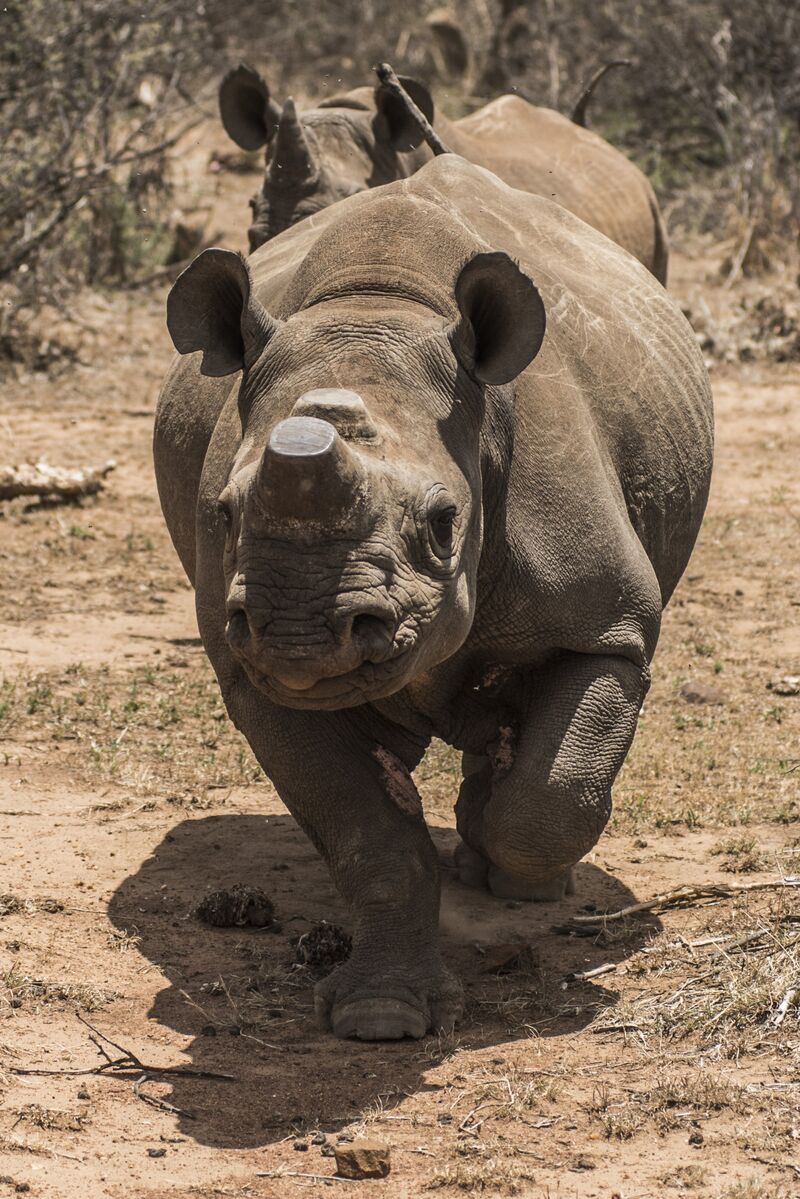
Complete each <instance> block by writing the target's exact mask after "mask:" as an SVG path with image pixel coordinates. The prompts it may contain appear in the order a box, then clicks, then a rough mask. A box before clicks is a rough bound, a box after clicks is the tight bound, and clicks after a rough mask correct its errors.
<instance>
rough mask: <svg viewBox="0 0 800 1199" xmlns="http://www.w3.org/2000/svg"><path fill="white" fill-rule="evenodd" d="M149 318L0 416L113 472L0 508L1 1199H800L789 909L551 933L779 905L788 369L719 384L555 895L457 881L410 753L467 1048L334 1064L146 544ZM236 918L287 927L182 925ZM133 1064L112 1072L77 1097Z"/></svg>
mask: <svg viewBox="0 0 800 1199" xmlns="http://www.w3.org/2000/svg"><path fill="white" fill-rule="evenodd" d="M220 148H223V147H222V146H220ZM207 149H208V147H207V145H205V144H202V143H200V144H198V145H197V147H196V148H195V153H194V158H191V156H190V157H189V158H188V159H187V176H188V175H192V173H194V176H195V177H197V178H199V179H200V183H199V184H198V185H197V186H198V188H199V191H200V192H202V197H201V198H199V199H198V200H197V204H198V209H199V208H200V207H202V205H203V204H204V205H205V206H206V208H205V213H204V215H205V218H206V221H207V224H208V227H209V228H212V229H213V231H214V233H215V234H216V233H219V236H218V237H217V238H216V240H222V241H224V242H225V243H226V244H228V245H233V246H238V245H241V244H242V243H243V240H244V239H243V231H244V225H245V217H246V199H247V196H248V195H249V193H250V191H251V190H252V189H253V187H254V184H255V179H254V177H253V176H252V175H250V176H247V175H233V174H229V173H221V174H218V175H211V174H208V173H207V172H206V162H207V158H208V153H207ZM209 196H210V197H211V199H210V200H209V199H208V197H209ZM190 202H193V201H191V198H190ZM209 206H210V207H211V211H208V209H209ZM715 272H716V264H715V263H714V262H712V261H710V260H707V259H703V258H699V259H698V258H689V257H688V256H686V255H684V256H681V255H677V256H676V259H675V264H674V269H673V281H672V285H671V286H672V290H673V291H674V292H675V294H676V295H677V296H678V297H679V298H680V299H681V300H682V301H683V302H685V303H687V304H694V303H696V302H697V298H698V296H702V297H703V299H704V301H706V302H707V303H708V305H709V306H711V307H713V306H714V305H724V304H726V303H730V302H732V300H731V293H724V294H723V293H722V292H721V291H720V289H719V288H718V286H717V284H716V283H715V282H714V281H713V280H714V279H715V278H716V274H715ZM165 291H166V288H165V287H164V288H160V287H156V288H153V289H152V290H148V291H131V292H128V293H117V294H115V295H112V296H107V297H105V296H94V297H86V298H85V300H84V301H83V302H82V304H81V306H80V310H79V317H80V321H81V325H80V328H81V329H82V333H83V341H82V350H81V357H80V361H79V363H78V364H77V365H75V366H72V367H70V368H69V369H68V370H66V371H64V372H63V373H61V374H60V375H58V376H57V377H53V376H52V375H51V376H48V375H46V374H35V373H30V374H20V376H19V377H18V378H17V379H16V380H15V381H13V382H12V383H10V384H9V385H8V386H7V387H6V388H5V391H4V396H3V400H2V409H0V444H2V445H3V450H2V458H3V459H4V460H5V459H9V460H11V461H23V460H28V459H32V460H35V459H36V458H37V457H39V456H46V457H47V458H48V459H49V460H50V461H51V462H52V463H54V464H56V463H57V464H64V465H76V464H86V463H94V464H97V463H100V462H103V461H105V460H106V459H108V458H114V459H116V461H117V464H118V465H117V468H116V470H115V471H114V473H113V474H112V475H111V476H110V481H109V487H108V490H107V491H106V492H105V493H104V494H102V495H101V496H99V497H97V498H96V499H92V500H87V501H85V502H84V503H83V504H81V505H79V506H71V507H64V506H61V507H48V506H46V505H40V504H28V503H25V502H24V501H15V502H12V503H6V504H5V505H2V506H0V568H1V569H2V588H1V589H0V680H2V682H1V683H0V841H1V842H2V846H1V847H0V860H1V861H2V866H1V867H0V871H1V872H0V1196H3V1195H5V1194H15V1193H29V1194H31V1195H32V1196H36V1197H42V1199H76V1197H78V1196H88V1197H90V1199H94V1197H95V1196H97V1197H99V1196H113V1197H115V1199H117V1197H119V1199H121V1197H122V1196H126V1197H128V1196H137V1197H142V1199H144V1197H152V1199H156V1197H158V1199H164V1197H165V1196H178V1195H180V1196H188V1195H192V1196H212V1195H230V1196H265V1197H266V1196H269V1197H272V1196H274V1197H278V1196H281V1197H283V1196H286V1195H291V1194H293V1193H295V1192H298V1193H299V1192H302V1190H303V1189H306V1188H312V1189H313V1188H318V1189H319V1188H322V1189H325V1188H327V1189H328V1191H336V1192H338V1191H339V1190H344V1191H351V1192H352V1191H355V1193H357V1194H359V1195H363V1196H364V1197H365V1199H371V1197H372V1196H373V1195H374V1196H378V1195H380V1196H385V1197H386V1199H401V1197H411V1196H419V1195H421V1194H424V1193H427V1192H429V1191H430V1192H432V1193H436V1192H437V1191H438V1192H441V1193H442V1194H443V1195H456V1194H470V1195H471V1194H485V1195H489V1196H491V1195H526V1196H536V1197H537V1199H545V1197H549V1199H555V1197H559V1199H560V1197H564V1199H567V1197H570V1199H571V1197H573V1196H575V1197H581V1199H583V1197H584V1196H586V1197H588V1196H603V1197H607V1199H611V1197H612V1196H618V1197H619V1199H645V1197H647V1199H650V1197H661V1196H665V1195H666V1196H669V1195H676V1196H678V1195H681V1194H688V1195H692V1196H698V1197H701V1196H702V1197H709V1199H777V1197H778V1196H789V1195H792V1194H795V1193H798V1191H799V1190H800V1023H799V1015H800V1009H799V1008H798V995H797V992H796V991H795V993H794V995H793V994H792V991H793V989H794V988H798V987H800V902H798V899H799V898H800V895H798V892H797V891H794V890H792V888H791V887H789V886H783V887H781V886H778V885H776V886H774V887H770V888H767V889H763V890H759V889H754V890H743V891H741V892H739V893H737V894H734V895H733V896H729V897H727V898H726V897H720V896H716V897H713V898H706V899H703V900H698V899H695V900H694V901H693V902H691V903H689V904H688V905H687V906H683V907H675V906H672V907H668V908H667V909H666V910H664V911H661V912H660V913H644V914H639V915H632V916H628V917H625V918H622V919H620V920H617V921H613V922H610V923H607V924H606V925H605V926H604V927H603V926H600V925H597V924H595V925H592V924H591V923H590V924H584V925H583V926H580V925H575V924H572V923H571V920H572V918H573V917H575V916H581V915H582V916H584V917H585V916H587V915H589V916H591V915H592V913H596V912H598V911H599V912H606V911H615V910H618V909H621V908H623V907H626V906H628V905H631V904H634V903H636V902H638V901H644V900H647V899H649V898H651V897H653V896H655V895H657V894H659V893H660V892H663V891H665V890H669V889H672V888H674V887H676V886H679V885H681V884H703V885H708V884H714V883H720V884H725V885H727V886H731V885H732V886H747V885H749V884H752V883H762V882H769V883H780V881H781V880H785V879H786V878H790V877H791V876H793V875H798V874H800V696H797V695H791V694H782V693H781V692H782V691H790V690H791V685H781V684H780V682H778V685H777V688H776V687H775V686H774V684H775V682H776V680H780V679H781V678H783V677H785V676H797V675H800V633H798V617H800V571H799V570H798V551H797V547H798V540H799V539H800V477H799V476H798V469H797V464H798V461H800V387H799V386H798V383H799V380H798V370H797V367H796V366H791V365H788V364H786V365H779V364H774V363H772V364H770V363H763V362H762V363H749V364H738V365H730V364H727V365H717V366H715V368H714V370H713V374H712V379H713V384H714V393H715V398H716V405H717V421H718V454H717V466H716V473H715V479H714V486H713V491H712V497H711V502H710V505H709V510H708V516H707V519H706V522H705V525H704V528H703V531H702V534H701V537H700V541H699V544H698V547H697V550H696V553H695V556H694V558H693V560H692V562H691V564H690V567H689V570H688V572H687V575H686V577H685V578H684V580H683V582H682V584H681V586H680V588H679V590H678V593H677V595H676V597H675V599H674V600H673V602H672V604H671V606H670V608H669V610H668V612H667V614H666V616H665V620H664V628H663V634H662V640H661V645H660V648H659V652H658V655H657V658H656V661H655V664H654V685H653V688H652V692H651V695H650V697H649V698H648V701H647V705H646V709H645V712H644V715H643V718H642V721H641V726H640V731H639V733H638V736H637V740H636V743H635V745H634V748H633V751H632V753H631V755H630V759H629V762H628V763H627V765H626V766H625V769H624V771H623V773H622V775H621V777H620V780H619V783H618V786H617V789H616V799H615V804H616V806H615V814H614V817H613V819H612V823H611V825H610V827H609V829H608V831H607V832H606V833H605V835H604V836H603V838H602V840H601V842H600V844H599V845H598V847H597V849H596V851H595V852H594V853H593V854H592V855H590V857H589V858H588V859H587V860H586V861H585V862H584V863H583V864H582V865H581V866H580V868H579V871H578V876H579V878H578V890H577V894H576V895H575V896H574V897H572V898H570V899H568V900H566V901H564V902H563V903H560V904H543V905H530V904H524V905H521V904H504V903H503V902H501V901H498V900H494V899H491V898H489V897H483V896H481V895H478V894H476V893H474V892H471V891H468V890H467V889H465V888H463V887H462V886H460V885H459V884H458V883H457V882H456V881H454V878H453V872H452V869H451V868H450V866H449V862H448V854H449V851H450V849H451V847H452V845H453V843H454V839H455V835H454V821H453V814H452V804H453V801H454V798H455V794H456V790H457V761H456V758H455V756H454V755H453V754H451V753H450V752H449V751H448V750H446V749H445V748H444V747H443V746H435V747H434V748H433V749H432V750H431V752H430V753H429V755H428V757H427V759H426V761H425V762H424V763H423V765H422V767H421V768H420V770H419V772H418V781H419V785H420V788H421V791H422V794H423V798H424V801H425V807H426V814H427V818H428V821H429V823H430V826H431V828H432V830H433V834H434V836H435V838H436V841H437V843H438V845H439V846H440V848H441V853H442V875H443V896H444V897H443V910H442V932H443V938H444V952H445V955H446V958H447V960H448V962H449V963H450V964H451V965H452V966H453V967H454V968H455V969H456V970H457V971H458V972H459V973H460V975H461V976H462V978H463V979H464V981H465V985H466V990H467V997H468V1003H467V1011H466V1016H465V1019H464V1021H463V1023H462V1024H461V1026H460V1027H459V1028H458V1030H457V1032H456V1033H455V1034H454V1035H452V1036H448V1037H434V1038H430V1039H428V1040H426V1041H423V1042H421V1043H411V1042H408V1043H401V1044H379V1045H362V1044H358V1043H342V1042H337V1041H335V1040H333V1039H332V1038H331V1037H330V1036H328V1035H322V1034H321V1033H319V1032H318V1031H317V1030H316V1028H315V1025H314V1022H313V1015H312V1003H311V996H312V985H313V980H312V978H311V977H310V974H309V971H308V970H307V969H305V968H298V967H294V966H293V962H294V949H293V945H292V942H293V940H294V939H295V938H296V937H297V936H298V935H299V934H301V933H302V932H304V931H307V930H308V929H309V928H310V927H311V926H312V925H313V924H314V923H315V922H316V921H319V920H323V919H324V920H327V921H333V922H336V923H340V924H342V925H343V926H344V927H345V928H346V927H347V924H348V917H347V913H346V911H344V910H343V908H342V905H341V903H340V902H339V899H338V897H337V896H336V894H335V893H334V891H333V888H332V886H331V884H330V882H329V881H328V878H327V876H326V872H325V870H324V869H323V867H322V866H321V864H320V862H319V861H318V860H317V857H316V855H315V853H314V851H313V849H312V848H311V846H310V844H309V843H308V842H307V841H306V840H305V839H304V837H303V836H302V834H301V833H300V832H299V830H298V829H297V828H296V826H295V825H294V823H293V821H292V820H291V819H290V818H289V816H288V815H287V814H286V812H285V811H284V809H283V808H282V806H281V804H280V802H279V800H278V799H277V797H276V795H275V793H274V792H273V790H272V788H271V787H270V786H269V784H268V783H267V782H266V780H265V779H264V778H263V776H261V775H260V773H259V770H258V768H257V767H256V765H255V763H254V761H253V759H252V757H251V754H250V751H249V749H248V747H247V746H246V744H245V743H244V742H243V741H242V740H241V739H240V738H239V737H238V735H237V734H236V733H235V732H234V730H233V729H232V728H231V727H230V725H229V723H228V721H227V719H226V717H225V716H224V713H223V709H222V704H221V700H220V698H219V695H218V693H217V688H216V685H215V683H214V680H213V677H212V674H211V670H210V667H209V666H208V664H207V662H206V659H205V657H204V654H203V650H202V647H201V646H200V644H199V642H198V640H197V630H196V625H195V620H194V613H193V600H192V594H191V592H190V590H189V588H188V585H187V583H186V581H185V579H184V578H183V576H182V573H181V570H180V567H179V564H178V561H177V559H176V557H175V554H174V553H173V551H172V548H171V545H170V544H169V541H168V538H167V535H166V531H165V529H164V527H163V525H162V521H161V516H160V512H159V509H158V503H157V499H156V495H155V486H154V481H153V473H152V467H151V461H150V437H151V426H152V414H153V408H154V403H155V398H156V394H157V389H158V383H159V380H160V378H161V376H162V375H163V373H164V370H165V367H166V365H167V363H168V361H169V357H170V346H169V343H168V338H167V334H166V331H165V328H164V321H163V301H164V294H165ZM771 684H773V686H772V687H771ZM687 685H688V697H687V693H686V688H687ZM698 698H700V699H705V700H706V701H711V702H693V701H696V700H697V699H698ZM236 883H246V884H251V885H256V886H261V887H263V888H264V889H265V890H266V891H267V892H268V893H269V895H270V896H271V897H272V899H273V901H274V904H275V908H276V912H277V916H278V921H279V927H277V928H276V929H273V930H270V931H263V930H258V929H251V928H241V929H240V928H234V929H217V928H208V927H206V926H204V925H202V924H201V923H199V921H198V920H197V919H196V918H195V917H194V916H193V914H192V913H193V909H194V907H195V905H196V904H197V902H198V901H199V900H200V899H201V898H202V897H203V895H205V894H206V893H207V892H208V891H210V890H214V889H216V888H220V887H229V886H231V885H233V884H236ZM508 945H517V946H519V945H522V946H524V947H530V948H526V949H523V951H522V952H521V953H519V954H518V955H517V958H515V957H514V952H516V951H514V952H512V951H509V950H508V949H505V950H500V951H499V952H498V951H497V947H498V946H508ZM503 962H505V966H506V970H505V972H503V973H497V972H496V971H497V969H498V968H500V969H502V963H503ZM599 966H607V967H608V969H607V970H606V972H605V973H601V974H598V975H597V976H596V977H594V978H593V979H588V980H580V979H578V980H575V979H570V977H569V976H570V975H571V974H574V973H581V972H585V971H587V970H591V969H593V968H595V967H599ZM782 1000H784V1001H785V1002H784V1004H783V1007H781V1001H782ZM93 1030H96V1031H93ZM100 1036H102V1037H105V1038H108V1040H106V1041H100V1042H99V1044H98V1041H99V1037H100ZM112 1042H113V1043H116V1047H115V1045H114V1044H112ZM101 1046H102V1047H103V1048H101ZM120 1047H121V1048H120ZM126 1051H130V1052H131V1053H132V1054H133V1055H134V1057H135V1059H136V1062H135V1063H130V1062H129V1064H133V1065H134V1067H135V1068H133V1069H129V1070H128V1071H127V1072H125V1073H123V1074H116V1075H115V1074H114V1073H112V1072H107V1073H106V1074H105V1075H103V1074H98V1073H97V1072H95V1073H91V1071H96V1070H97V1068H98V1067H99V1066H100V1065H102V1064H104V1063H106V1062H107V1059H106V1058H104V1056H102V1054H103V1053H107V1054H109V1055H110V1057H111V1058H112V1059H113V1058H119V1057H121V1056H122V1055H123V1054H124V1053H125V1052H126ZM142 1063H143V1064H144V1066H145V1067H149V1068H150V1069H149V1071H148V1070H147V1069H144V1070H142V1069H140V1068H139V1066H140V1064H142ZM166 1067H175V1068H179V1069H180V1070H181V1071H183V1073H177V1074H172V1075H170V1074H166V1075H165V1074H164V1073H159V1070H161V1071H163V1069H164V1068H166ZM156 1068H157V1069H156ZM37 1071H40V1072H41V1073H37ZM70 1071H72V1072H73V1073H70ZM80 1071H85V1072H86V1073H80ZM190 1071H196V1072H198V1071H202V1072H206V1073H210V1074H224V1075H229V1076H231V1077H230V1078H225V1079H220V1078H214V1077H210V1078H209V1077H197V1076H192V1075H191V1073H190ZM143 1075H144V1081H142V1076H143ZM318 1134H323V1135H324V1137H325V1138H327V1144H328V1145H332V1144H334V1143H335V1142H336V1140H337V1138H339V1137H347V1136H360V1135H367V1136H369V1137H370V1138H373V1139H377V1140H379V1141H381V1142H383V1143H386V1144H388V1145H390V1146H391V1155H392V1171H391V1174H390V1176H389V1177H388V1178H387V1179H385V1180H383V1181H369V1182H358V1183H356V1182H342V1181H331V1182H325V1181H322V1180H319V1176H323V1175H331V1174H333V1172H334V1168H335V1167H334V1161H333V1158H332V1157H331V1156H330V1155H329V1154H330V1150H329V1149H327V1148H326V1145H321V1144H319V1143H313V1142H314V1138H315V1137H316V1139H317V1142H319V1139H320V1138H319V1135H318Z"/></svg>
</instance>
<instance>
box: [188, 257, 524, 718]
mask: <svg viewBox="0 0 800 1199" xmlns="http://www.w3.org/2000/svg"><path fill="white" fill-rule="evenodd" d="M323 274H324V276H325V278H326V279H327V282H326V281H325V280H323V281H321V282H320V289H321V290H320V289H318V291H317V293H316V295H309V294H308V293H306V296H305V298H304V300H303V306H301V307H299V308H298V309H297V310H295V311H294V312H293V313H292V315H289V316H288V317H287V318H286V319H285V320H276V319H275V318H274V317H272V316H271V315H270V314H269V313H268V312H267V311H266V310H265V309H264V307H263V306H262V305H261V303H260V302H259V300H258V299H257V298H256V296H255V295H254V291H253V284H252V278H251V275H250V271H249V267H248V265H247V263H246V261H245V260H244V259H243V258H242V257H241V256H239V255H236V254H233V253H231V252H229V251H225V250H219V249H212V250H206V251H205V252H204V253H203V254H201V255H200V256H199V258H197V259H196V260H195V262H194V263H193V264H192V265H191V266H190V267H189V268H188V269H187V270H186V271H185V272H184V273H183V274H182V275H181V276H180V278H179V279H178V280H177V282H176V284H175V285H174V287H173V289H172V292H171V293H170V297H169V301H168V325H169V329H170V333H171V335H172V338H173V341H174V343H175V346H176V348H177V349H178V350H179V351H180V352H181V353H190V352H193V351H198V350H199V351H202V355H203V357H202V364H201V367H200V369H201V372H202V373H204V374H206V375H212V376H220V375H227V374H231V373H233V372H235V371H241V372H242V375H241V383H240V387H239V393H238V419H237V433H236V437H235V438H234V441H235V444H233V445H232V446H229V447H225V448H224V452H223V451H219V450H213V446H212V451H210V453H211V454H212V456H213V455H217V457H219V454H220V453H222V459H221V460H222V461H223V466H222V468H221V469H220V471H219V474H218V477H215V481H214V483H213V487H212V489H211V491H210V492H209V494H208V497H207V500H206V501H205V502H206V503H207V511H206V512H205V513H204V512H203V511H202V501H201V512H200V515H199V526H198V527H199V528H203V527H206V528H208V529H209V530H210V535H211V542H210V543H209V544H211V549H210V551H209V552H210V553H211V558H212V562H213V564H214V565H213V571H215V572H218V571H221V572H222V573H223V574H224V591H225V608H226V611H225V619H226V622H227V623H226V629H225V636H226V638H227V643H228V646H229V649H230V651H231V652H232V653H233V655H234V656H235V657H236V658H237V659H238V660H239V662H240V663H241V665H242V666H243V668H244V670H245V672H246V673H247V675H248V677H249V679H250V681H251V682H252V683H253V684H254V685H255V686H256V687H257V688H258V689H259V690H261V691H262V692H263V693H265V694H266V695H267V696H268V697H269V698H270V699H271V700H273V701H274V702H277V703H280V704H283V705H286V706H289V707H294V708H316V709H322V708H326V709H331V708H342V707H350V706H354V705H357V704H361V703H365V702H368V701H371V700H376V699H379V698H381V697H384V696H387V695H390V694H392V693H394V692H396V691H399V690H400V689H401V688H403V687H405V686H406V685H408V684H409V683H410V682H411V681H412V680H413V679H415V678H418V677H419V676H420V675H424V674H425V673H426V672H427V671H429V670H431V669H432V668H433V667H434V666H436V665H437V664H438V663H440V662H442V661H443V660H445V659H446V658H448V657H450V656H451V655H452V654H453V653H455V651H456V650H457V649H458V648H459V647H460V646H461V645H462V644H463V642H464V641H465V639H466V638H467V636H468V634H469V632H470V628H471V626H472V621H473V616H474V611H475V601H476V578H477V572H478V563H479V559H480V555H481V547H482V538H483V494H482V492H483V478H482V472H483V469H484V462H483V455H482V450H483V449H484V448H485V447H483V437H482V431H483V426H484V419H485V412H486V392H487V390H489V391H491V392H492V394H493V395H495V397H498V396H499V397H500V399H501V401H502V403H504V404H505V403H510V398H511V397H510V393H511V389H510V388H507V387H504V386H503V385H505V384H507V383H509V381H510V380H512V379H513V378H514V377H515V376H516V375H517V374H518V373H519V372H520V371H521V370H523V369H524V367H525V366H527V364H528V363H529V362H530V360H531V359H532V358H533V357H534V356H535V354H536V353H537V352H538V349H539V346H540V344H541V341H542V337H543V335H544V324H545V321H544V309H543V305H542V302H541V299H540V297H539V293H538V292H537V290H536V288H535V287H534V285H533V283H532V282H531V281H530V279H528V277H527V276H526V275H524V274H523V273H522V272H521V271H520V270H519V268H518V267H517V266H516V265H515V264H514V262H513V261H512V260H511V259H510V258H509V257H508V256H507V255H505V254H502V253H493V252H489V253H486V252H478V253H474V254H472V256H471V257H469V258H468V259H467V261H466V262H464V264H463V265H462V266H461V267H460V269H458V270H457V272H456V274H455V276H454V280H453V284H452V287H451V289H448V291H447V292H445V291H441V292H440V293H439V300H438V301H437V304H438V308H439V311H438V312H437V311H436V310H434V309H432V308H431V307H429V306H428V304H427V303H421V302H418V301H417V300H412V299H411V298H410V295H409V292H408V290H407V289H405V288H404V287H403V286H400V288H399V291H398V290H397V276H395V277H394V278H395V288H394V289H388V290H387V291H386V294H384V295H380V296H376V295H375V294H373V293H372V292H371V291H369V290H367V291H366V292H365V293H364V294H362V293H361V292H360V291H359V290H357V289H356V290H354V291H353V292H350V293H348V291H347V288H345V291H344V294H337V293H336V289H335V287H334V285H333V283H332V282H330V280H331V276H330V275H328V272H327V271H325V272H323ZM409 286H410V285H409ZM331 288H333V290H331ZM239 429H240V432H239ZM207 473H208V459H207ZM207 569H208V568H207ZM217 577H219V574H217ZM206 582H207V579H204V576H203V569H200V568H199V580H198V603H199V604H200V605H202V603H203V599H202V595H201V588H202V586H203V585H204V584H205V583H206ZM220 619H221V617H220ZM220 628H221V626H220Z"/></svg>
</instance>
